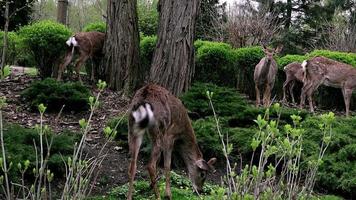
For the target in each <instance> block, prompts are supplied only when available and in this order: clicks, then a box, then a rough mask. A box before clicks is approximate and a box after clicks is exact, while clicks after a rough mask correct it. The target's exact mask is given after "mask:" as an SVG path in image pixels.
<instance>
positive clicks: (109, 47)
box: [104, 0, 144, 94]
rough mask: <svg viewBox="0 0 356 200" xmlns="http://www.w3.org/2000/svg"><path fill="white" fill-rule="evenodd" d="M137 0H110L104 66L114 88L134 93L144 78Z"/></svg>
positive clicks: (109, 81)
mask: <svg viewBox="0 0 356 200" xmlns="http://www.w3.org/2000/svg"><path fill="white" fill-rule="evenodd" d="M136 6H137V1H136V0H109V1H108V9H107V11H108V23H107V34H106V42H105V50H104V51H105V58H104V67H105V75H106V80H107V82H108V83H109V85H110V87H111V88H112V89H114V90H124V93H125V94H130V93H131V92H132V91H134V90H135V89H136V88H137V87H138V86H139V85H140V84H141V83H142V81H143V77H144V73H143V71H142V70H141V69H140V63H139V32H138V20H137V10H136Z"/></svg>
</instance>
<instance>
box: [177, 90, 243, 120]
mask: <svg viewBox="0 0 356 200" xmlns="http://www.w3.org/2000/svg"><path fill="white" fill-rule="evenodd" d="M206 91H210V92H213V93H214V95H213V104H214V107H215V111H216V113H217V114H218V115H219V116H232V115H233V114H235V113H237V112H241V111H242V110H245V109H246V106H247V102H246V100H245V99H243V98H242V97H241V96H240V94H239V93H238V92H237V91H236V90H235V89H233V88H227V87H219V86H216V85H214V84H210V83H195V84H193V85H192V87H191V88H190V89H189V91H188V92H186V93H184V94H183V95H182V97H181V100H182V101H183V104H184V105H185V106H186V107H187V109H188V110H189V111H190V112H193V113H197V114H198V115H199V116H200V117H205V116H208V115H212V114H213V111H212V109H211V107H210V105H209V100H208V98H207V96H206Z"/></svg>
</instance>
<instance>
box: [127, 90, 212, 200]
mask: <svg viewBox="0 0 356 200" xmlns="http://www.w3.org/2000/svg"><path fill="white" fill-rule="evenodd" d="M128 126H129V136H128V137H129V138H128V139H129V149H130V154H131V162H130V166H129V170H128V174H129V181H130V183H129V191H128V198H127V199H129V200H131V199H132V193H133V181H134V178H135V173H136V162H137V157H138V153H139V149H140V146H141V143H142V138H143V135H144V134H145V132H148V133H149V136H150V139H151V143H152V150H151V158H150V160H149V163H148V166H147V169H148V173H149V176H150V179H151V186H152V188H153V190H154V193H155V196H156V199H160V193H159V189H158V187H157V184H156V181H157V174H156V168H157V162H158V160H159V159H160V156H161V153H163V158H164V174H165V177H166V189H165V195H166V197H168V198H169V199H172V194H171V189H170V170H171V158H172V151H173V147H175V148H176V149H177V150H178V152H179V153H180V155H181V157H182V158H183V160H184V163H185V165H186V167H187V170H188V175H189V178H190V179H191V181H192V183H193V189H195V191H197V192H200V191H201V189H202V186H203V184H204V181H205V179H206V175H207V172H209V171H211V170H213V169H214V168H213V164H214V163H215V161H216V158H212V159H210V160H209V161H208V162H206V161H205V160H204V159H203V154H202V153H201V151H200V149H199V147H198V144H197V141H196V138H195V134H194V130H193V128H192V125H191V122H190V119H189V117H188V113H187V110H186V108H185V107H184V106H183V104H182V102H181V101H180V100H179V99H178V98H176V97H175V96H173V95H172V94H171V93H170V92H169V91H167V90H166V89H165V88H163V87H160V86H158V85H155V84H148V85H146V86H144V87H142V88H141V89H139V90H138V91H137V92H136V94H135V96H134V97H133V100H132V103H131V110H130V112H129V121H128Z"/></svg>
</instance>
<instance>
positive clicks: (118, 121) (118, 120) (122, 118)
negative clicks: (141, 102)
mask: <svg viewBox="0 0 356 200" xmlns="http://www.w3.org/2000/svg"><path fill="white" fill-rule="evenodd" d="M127 125H128V119H127V115H119V116H117V117H115V118H113V119H110V120H109V121H108V122H107V124H106V126H108V127H110V128H112V129H114V128H115V127H116V131H117V133H116V137H115V139H116V140H122V141H127V133H128V127H127Z"/></svg>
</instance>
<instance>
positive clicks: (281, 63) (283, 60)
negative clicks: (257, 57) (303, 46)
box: [277, 55, 308, 73]
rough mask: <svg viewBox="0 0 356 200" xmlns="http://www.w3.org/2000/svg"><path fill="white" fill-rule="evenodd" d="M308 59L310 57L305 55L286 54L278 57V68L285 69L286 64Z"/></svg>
mask: <svg viewBox="0 0 356 200" xmlns="http://www.w3.org/2000/svg"><path fill="white" fill-rule="evenodd" d="M307 59H308V57H307V56H303V55H285V56H283V57H281V58H278V59H277V63H278V69H279V70H283V68H284V67H285V66H286V65H288V64H290V63H292V62H299V63H302V62H303V61H304V60H307ZM279 72H281V73H283V72H282V71H279Z"/></svg>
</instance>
